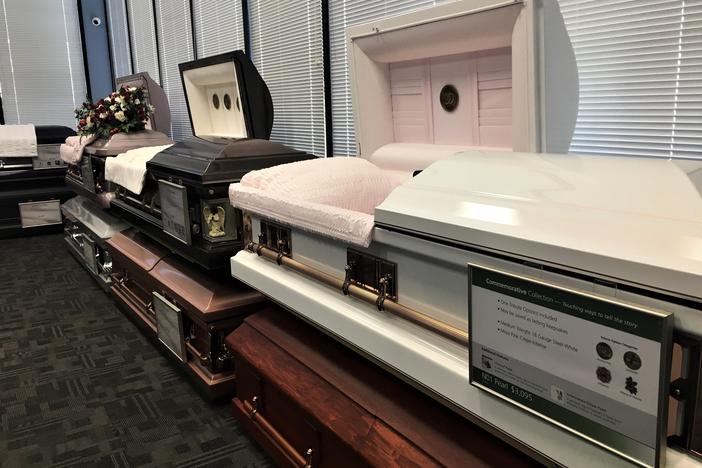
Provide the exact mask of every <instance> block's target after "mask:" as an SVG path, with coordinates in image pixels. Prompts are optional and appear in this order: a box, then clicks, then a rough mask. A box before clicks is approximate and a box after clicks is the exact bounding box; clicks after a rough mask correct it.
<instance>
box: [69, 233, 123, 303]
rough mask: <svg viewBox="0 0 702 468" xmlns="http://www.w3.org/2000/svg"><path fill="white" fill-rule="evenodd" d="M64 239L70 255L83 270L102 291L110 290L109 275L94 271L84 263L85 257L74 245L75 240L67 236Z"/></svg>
mask: <svg viewBox="0 0 702 468" xmlns="http://www.w3.org/2000/svg"><path fill="white" fill-rule="evenodd" d="M64 240H65V241H66V245H68V251H69V252H71V255H73V257H74V258H75V259H76V261H77V262H78V263H80V265H81V266H82V267H83V268H85V270H86V271H87V272H88V273H89V274H90V276H92V277H93V279H94V280H95V282H96V283H97V284H98V286H100V288H102V290H103V291H105V292H109V291H110V283H111V280H110V279H109V277H103V276H102V275H99V274H97V273H95V272H94V271H93V270H92V269H91V268H90V267H88V265H87V264H86V263H85V257H84V256H83V252H81V251H80V250H79V249H78V247H77V246H76V245H75V242H74V241H72V240H71V239H70V238H69V237H68V236H67V237H65V238H64Z"/></svg>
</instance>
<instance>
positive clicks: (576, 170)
mask: <svg viewBox="0 0 702 468" xmlns="http://www.w3.org/2000/svg"><path fill="white" fill-rule="evenodd" d="M652 181H655V182H653V183H654V185H655V186H653V187H652V185H651V184H652ZM701 190H702V162H697V161H680V160H677V161H676V160H664V159H653V158H633V157H614V156H586V155H556V154H533V153H511V152H500V153H494V152H493V153H488V152H477V151H476V152H465V153H459V154H456V155H453V156H451V157H449V158H447V159H444V160H441V161H438V162H436V163H434V164H432V165H431V166H429V167H428V168H427V169H426V170H424V171H423V172H422V173H420V174H419V175H417V176H416V177H414V178H413V179H411V180H409V181H408V182H406V183H404V184H403V185H401V186H400V187H398V188H396V189H395V190H394V191H393V192H392V193H391V194H390V196H389V197H388V198H387V199H386V200H385V201H384V202H383V203H382V204H380V205H379V206H378V207H377V208H376V210H375V222H376V226H379V227H381V228H382V227H387V228H390V229H393V230H400V231H403V232H407V233H411V234H412V233H413V234H416V235H419V236H422V237H425V238H431V239H433V240H435V241H437V242H447V243H449V244H457V245H463V246H473V247H477V248H482V249H487V250H492V251H499V252H500V253H502V254H509V255H516V256H521V257H526V258H529V259H531V260H533V261H540V262H549V263H553V264H557V265H560V266H563V267H564V268H566V269H568V268H576V269H578V270H581V271H588V272H593V273H596V274H600V275H604V276H608V277H610V278H615V279H619V280H623V281H625V282H628V283H635V284H638V285H644V286H650V287H656V288H658V289H661V290H666V291H672V292H676V293H679V294H684V295H687V296H691V297H702V293H700V289H699V284H700V276H701V275H702V222H701V220H702V196H701V195H700V194H701V192H700V191H701Z"/></svg>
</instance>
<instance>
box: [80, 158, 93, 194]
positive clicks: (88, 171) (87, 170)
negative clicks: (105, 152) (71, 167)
mask: <svg viewBox="0 0 702 468" xmlns="http://www.w3.org/2000/svg"><path fill="white" fill-rule="evenodd" d="M80 177H81V179H82V182H83V187H85V188H86V189H88V190H90V191H91V192H93V193H97V191H96V189H95V178H94V177H93V163H92V161H91V159H90V155H88V154H85V155H83V163H82V164H81V166H80Z"/></svg>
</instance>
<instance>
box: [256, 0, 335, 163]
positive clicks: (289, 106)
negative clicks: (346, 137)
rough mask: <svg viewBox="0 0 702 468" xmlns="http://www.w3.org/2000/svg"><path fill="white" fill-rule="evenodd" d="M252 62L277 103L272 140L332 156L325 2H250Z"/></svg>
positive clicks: (293, 0)
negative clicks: (328, 145)
mask: <svg viewBox="0 0 702 468" xmlns="http://www.w3.org/2000/svg"><path fill="white" fill-rule="evenodd" d="M249 27H250V32H251V58H252V60H253V62H254V64H255V65H256V67H257V68H258V71H259V73H261V76H262V77H263V79H264V80H265V81H266V84H267V85H268V88H269V89H270V91H271V96H272V98H273V106H274V108H275V118H274V123H273V133H272V135H271V140H273V141H277V142H280V143H283V144H287V145H289V146H292V147H294V148H297V149H299V150H304V151H308V152H310V153H313V154H315V155H317V156H325V155H326V137H325V127H324V122H325V121H324V55H323V40H322V4H321V1H320V0H316V1H307V2H300V1H296V0H250V1H249Z"/></svg>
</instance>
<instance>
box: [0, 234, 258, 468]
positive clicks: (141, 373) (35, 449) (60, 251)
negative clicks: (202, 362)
mask: <svg viewBox="0 0 702 468" xmlns="http://www.w3.org/2000/svg"><path fill="white" fill-rule="evenodd" d="M270 465H271V463H270V462H269V461H268V460H267V458H266V457H265V455H264V454H263V453H262V452H261V451H260V450H259V449H258V448H257V447H256V446H255V445H253V443H252V442H251V441H250V440H249V439H247V438H246V436H244V435H243V433H242V430H241V429H240V427H239V426H238V425H237V423H236V421H235V420H234V419H233V417H232V416H231V413H230V409H229V406H228V405H226V404H225V405H219V406H215V405H210V404H209V403H207V402H205V401H204V400H203V399H202V398H201V397H200V396H199V395H198V394H197V393H196V391H195V390H194V388H192V387H191V386H190V384H189V383H188V382H187V381H185V380H184V377H183V375H182V374H181V373H180V372H179V371H178V370H177V369H176V368H175V367H174V366H172V365H171V363H170V362H169V361H168V360H167V359H166V358H164V357H163V356H162V355H161V354H160V353H159V352H158V351H157V350H156V349H155V348H154V347H153V345H152V344H151V343H149V342H148V341H147V340H146V339H145V338H144V337H143V336H142V335H141V333H140V332H139V331H138V329H137V328H136V327H135V326H134V325H133V324H132V323H131V322H130V321H129V320H128V319H127V318H126V317H125V316H124V315H122V313H121V312H120V311H119V309H117V307H116V306H115V305H114V304H113V302H112V300H111V299H110V298H109V297H108V296H107V294H105V293H104V292H103V291H102V290H101V289H100V288H99V287H98V286H97V285H96V284H95V283H94V282H93V280H92V278H91V277H90V276H89V275H88V273H87V272H85V270H83V269H82V268H81V267H80V266H79V265H78V263H77V262H76V261H75V260H74V259H73V257H71V255H70V253H69V252H68V250H67V246H66V245H65V244H64V242H63V239H62V236H61V235H49V236H37V237H29V238H23V239H10V240H0V466H2V467H27V466H42V467H44V466H54V467H69V466H95V467H109V466H115V467H128V466H159V467H160V466H179V467H180V466H201V467H205V466H207V467H215V466H239V467H243V466H249V467H259V466H270Z"/></svg>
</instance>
